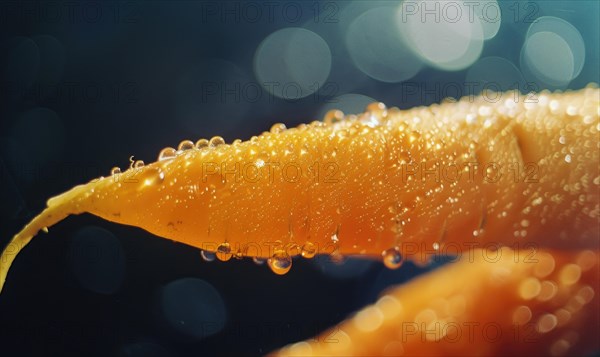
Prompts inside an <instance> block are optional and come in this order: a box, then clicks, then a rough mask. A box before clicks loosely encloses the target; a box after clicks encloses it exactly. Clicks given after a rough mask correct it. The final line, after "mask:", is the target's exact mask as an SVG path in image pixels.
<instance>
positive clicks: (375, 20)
mask: <svg viewBox="0 0 600 357" xmlns="http://www.w3.org/2000/svg"><path fill="white" fill-rule="evenodd" d="M346 46H347V48H348V52H349V53H350V57H351V58H352V61H353V62H354V64H355V65H356V67H357V68H358V69H360V70H361V71H362V72H364V73H365V74H367V75H368V76H369V77H371V78H374V79H377V80H380V81H382V82H390V83H395V82H401V81H404V80H407V79H410V78H412V77H413V76H414V75H416V74H417V73H418V72H419V70H420V69H421V68H422V67H423V63H422V62H421V60H419V58H418V57H416V56H415V55H414V54H413V53H412V51H411V50H410V49H409V48H408V47H407V45H406V44H405V43H404V39H403V37H402V35H401V34H400V32H399V29H398V27H397V25H396V17H395V15H394V11H393V9H392V8H389V7H378V8H374V9H371V10H368V11H366V12H365V13H363V14H361V15H360V16H358V17H357V18H356V19H355V20H354V21H353V22H352V23H351V25H350V27H349V28H348V32H347V33H346Z"/></svg>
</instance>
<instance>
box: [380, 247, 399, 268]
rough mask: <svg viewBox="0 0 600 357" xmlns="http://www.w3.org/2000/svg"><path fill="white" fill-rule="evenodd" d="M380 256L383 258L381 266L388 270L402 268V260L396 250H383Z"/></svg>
mask: <svg viewBox="0 0 600 357" xmlns="http://www.w3.org/2000/svg"><path fill="white" fill-rule="evenodd" d="M381 256H382V257H383V264H384V265H385V266H386V267H387V268H388V269H398V268H400V266H402V263H404V259H403V258H402V254H400V251H399V250H398V248H390V249H388V250H385V251H383V252H382V253H381Z"/></svg>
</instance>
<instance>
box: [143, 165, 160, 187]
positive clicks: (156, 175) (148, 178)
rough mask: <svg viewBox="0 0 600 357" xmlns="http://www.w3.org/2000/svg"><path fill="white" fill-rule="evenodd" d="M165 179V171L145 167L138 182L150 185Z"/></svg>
mask: <svg viewBox="0 0 600 357" xmlns="http://www.w3.org/2000/svg"><path fill="white" fill-rule="evenodd" d="M164 179H165V173H164V172H163V171H162V170H161V169H159V168H157V167H153V168H146V169H144V170H143V171H142V173H141V175H140V182H141V183H142V184H143V185H145V186H152V185H155V184H158V183H161V182H163V181H164Z"/></svg>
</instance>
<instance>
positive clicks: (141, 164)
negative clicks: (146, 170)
mask: <svg viewBox="0 0 600 357" xmlns="http://www.w3.org/2000/svg"><path fill="white" fill-rule="evenodd" d="M142 167H144V161H143V160H137V161H136V162H134V163H133V168H134V169H141V168H142Z"/></svg>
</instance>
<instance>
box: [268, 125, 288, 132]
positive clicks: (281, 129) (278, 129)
mask: <svg viewBox="0 0 600 357" xmlns="http://www.w3.org/2000/svg"><path fill="white" fill-rule="evenodd" d="M286 129H287V127H286V126H285V124H283V123H277V124H274V125H273V126H272V127H271V130H269V131H270V132H271V134H279V133H281V132H284V131H285V130H286Z"/></svg>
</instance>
